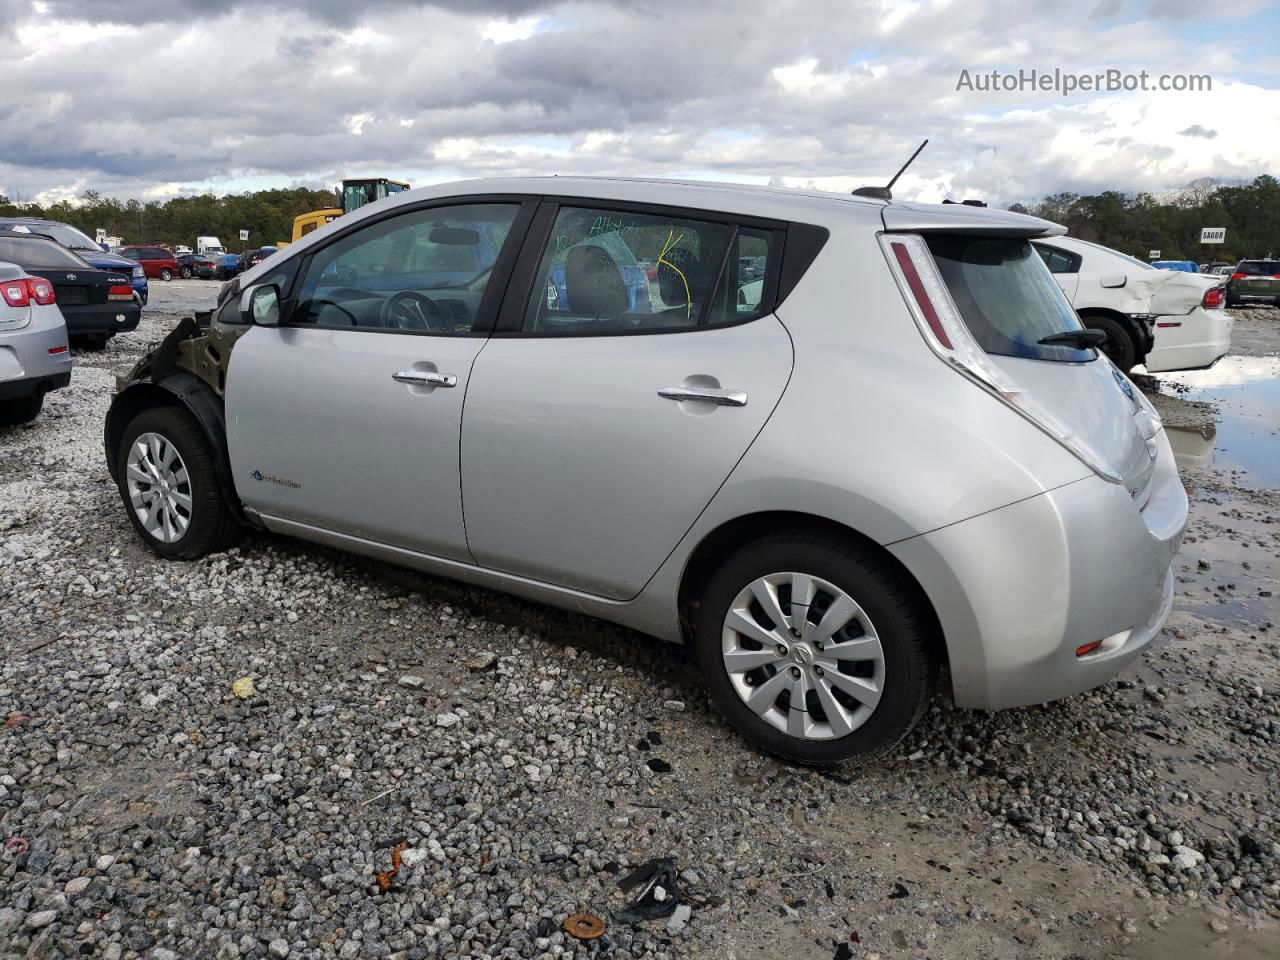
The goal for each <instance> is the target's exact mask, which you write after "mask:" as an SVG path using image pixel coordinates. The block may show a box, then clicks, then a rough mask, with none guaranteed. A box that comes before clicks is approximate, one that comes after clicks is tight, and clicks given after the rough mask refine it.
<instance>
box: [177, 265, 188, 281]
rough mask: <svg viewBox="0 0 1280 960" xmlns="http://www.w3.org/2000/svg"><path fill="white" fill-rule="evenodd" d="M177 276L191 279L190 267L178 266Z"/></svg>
mask: <svg viewBox="0 0 1280 960" xmlns="http://www.w3.org/2000/svg"><path fill="white" fill-rule="evenodd" d="M178 276H180V277H181V278H182V279H183V280H190V279H191V268H190V267H181V268H179V270H178Z"/></svg>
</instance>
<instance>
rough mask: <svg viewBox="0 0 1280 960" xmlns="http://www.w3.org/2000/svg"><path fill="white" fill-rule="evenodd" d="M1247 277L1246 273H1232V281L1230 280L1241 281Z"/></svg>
mask: <svg viewBox="0 0 1280 960" xmlns="http://www.w3.org/2000/svg"><path fill="white" fill-rule="evenodd" d="M1247 276H1249V275H1248V274H1247V273H1233V274H1232V275H1231V279H1232V280H1243V279H1245V278H1246V277H1247Z"/></svg>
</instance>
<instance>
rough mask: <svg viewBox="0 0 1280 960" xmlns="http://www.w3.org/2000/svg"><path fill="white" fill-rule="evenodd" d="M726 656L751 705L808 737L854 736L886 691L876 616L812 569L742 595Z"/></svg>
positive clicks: (763, 581)
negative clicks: (813, 574)
mask: <svg viewBox="0 0 1280 960" xmlns="http://www.w3.org/2000/svg"><path fill="white" fill-rule="evenodd" d="M721 657H722V659H723V663H724V669H725V671H726V673H727V674H728V676H729V680H730V682H731V683H732V685H733V689H734V691H735V692H736V693H737V694H738V696H739V698H741V700H742V702H743V703H744V704H746V706H747V707H748V709H750V710H751V711H752V712H754V713H755V714H756V715H757V716H759V717H760V718H761V719H763V720H764V721H765V722H767V723H769V724H771V725H772V726H774V727H775V728H777V729H778V730H781V731H782V732H783V733H786V734H789V735H790V736H793V737H798V738H801V739H806V740H830V739H834V738H838V737H844V736H847V735H848V734H850V733H852V732H853V731H855V730H857V729H858V728H859V727H860V726H862V725H863V724H864V723H866V722H867V720H868V719H869V718H870V716H871V714H872V713H873V712H874V711H875V709H876V706H877V705H878V704H879V702H880V697H881V694H882V693H883V691H884V679H885V657H884V649H883V648H882V646H881V643H880V637H879V635H878V634H877V633H876V630H875V626H874V625H873V624H872V623H871V620H870V618H869V617H868V616H867V615H866V613H865V612H864V611H863V609H862V608H861V607H860V606H859V605H858V604H857V602H856V601H855V600H854V599H853V598H852V597H851V596H849V594H847V593H845V592H844V591H843V590H841V589H840V588H839V587H837V586H835V585H834V584H832V583H829V582H828V581H826V580H823V579H821V578H819V577H814V576H810V575H808V574H804V573H796V572H787V573H773V574H769V575H767V576H763V577H760V578H758V579H756V580H754V581H752V582H751V583H750V584H748V585H747V586H746V587H744V588H743V589H742V590H741V591H740V592H739V593H738V595H737V597H735V598H734V601H733V603H731V604H730V605H729V610H728V613H727V614H726V615H725V619H724V630H723V633H722V636H721Z"/></svg>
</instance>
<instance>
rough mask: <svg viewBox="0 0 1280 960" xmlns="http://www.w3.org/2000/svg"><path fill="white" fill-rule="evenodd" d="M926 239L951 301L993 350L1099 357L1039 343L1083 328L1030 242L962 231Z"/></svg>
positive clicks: (1035, 356)
mask: <svg viewBox="0 0 1280 960" xmlns="http://www.w3.org/2000/svg"><path fill="white" fill-rule="evenodd" d="M926 241H927V242H928V244H929V250H930V251H931V252H932V253H933V259H934V261H935V262H936V263H937V265H938V271H939V273H941V274H942V279H943V280H944V281H945V282H946V284H947V290H948V291H949V292H950V293H951V299H952V300H954V301H955V305H956V308H957V309H958V310H959V311H960V315H961V316H962V317H964V320H965V323H966V324H967V325H968V327H969V332H970V333H972V334H973V337H974V339H975V340H977V341H978V344H979V345H980V346H981V347H982V349H984V350H986V351H987V353H991V354H996V355H999V356H1004V357H1022V358H1025V359H1031V360H1057V361H1066V362H1075V363H1079V362H1083V361H1087V360H1092V359H1093V358H1094V356H1096V354H1095V353H1094V351H1093V350H1091V349H1080V348H1077V347H1071V346H1062V345H1050V344H1041V343H1039V341H1040V340H1041V339H1042V338H1044V337H1048V336H1052V335H1053V334H1055V333H1063V332H1065V331H1069V330H1082V329H1083V327H1082V325H1081V323H1080V319H1079V318H1078V317H1077V316H1076V314H1075V311H1074V310H1072V309H1071V305H1070V304H1069V303H1068V302H1067V298H1066V297H1065V296H1064V295H1063V293H1062V290H1061V289H1060V288H1059V287H1058V284H1057V283H1056V282H1055V281H1054V279H1053V275H1052V274H1050V273H1049V268H1048V267H1046V266H1045V265H1044V261H1043V260H1041V259H1040V256H1039V255H1038V254H1037V253H1036V252H1035V250H1034V248H1033V247H1032V246H1031V243H1030V241H1028V240H1025V239H1020V238H1008V237H975V236H965V235H958V234H954V235H953V234H934V235H932V236H928V237H926Z"/></svg>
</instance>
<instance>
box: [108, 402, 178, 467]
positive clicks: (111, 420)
mask: <svg viewBox="0 0 1280 960" xmlns="http://www.w3.org/2000/svg"><path fill="white" fill-rule="evenodd" d="M181 402H182V401H180V400H179V399H178V398H177V397H176V396H174V395H173V394H172V393H170V392H169V391H168V390H166V389H165V388H164V387H158V386H156V385H155V384H154V383H139V384H135V385H134V386H132V387H130V388H129V389H128V390H126V391H124V393H121V394H118V395H117V396H116V398H115V399H114V400H113V401H112V403H111V407H110V409H109V410H107V420H106V426H105V427H104V429H103V442H104V444H105V447H106V453H107V469H108V470H110V471H111V476H112V477H113V478H114V477H115V475H116V451H117V450H119V449H120V441H121V440H122V439H123V438H124V431H125V428H126V427H128V426H129V424H130V423H131V422H133V418H134V417H136V416H137V415H138V414H140V413H142V411H143V410H150V409H151V408H152V407H172V406H177V405H178V404H180V403H181Z"/></svg>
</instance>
